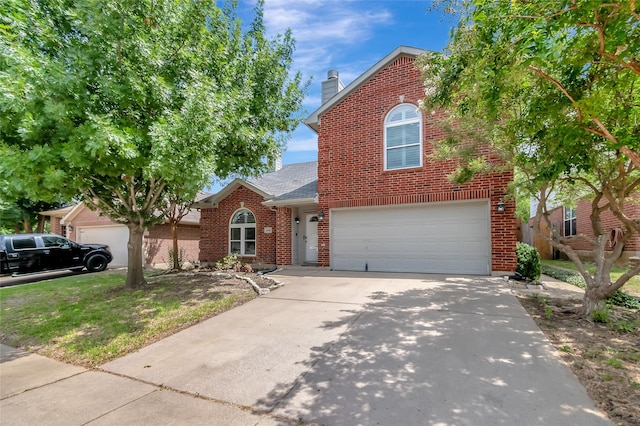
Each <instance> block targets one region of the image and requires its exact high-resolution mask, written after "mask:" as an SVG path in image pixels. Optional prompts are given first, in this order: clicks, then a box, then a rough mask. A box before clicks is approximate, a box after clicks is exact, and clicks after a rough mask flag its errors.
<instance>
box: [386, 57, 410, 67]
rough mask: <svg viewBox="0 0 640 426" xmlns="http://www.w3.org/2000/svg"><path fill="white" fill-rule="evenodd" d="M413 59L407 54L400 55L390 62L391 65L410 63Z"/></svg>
mask: <svg viewBox="0 0 640 426" xmlns="http://www.w3.org/2000/svg"><path fill="white" fill-rule="evenodd" d="M414 61H415V59H414V58H411V57H409V56H400V57H399V58H398V59H396V60H395V61H394V62H393V64H391V66H396V65H406V64H412V63H413V62H414Z"/></svg>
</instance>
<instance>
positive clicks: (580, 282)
mask: <svg viewBox="0 0 640 426" xmlns="http://www.w3.org/2000/svg"><path fill="white" fill-rule="evenodd" d="M542 273H543V274H545V275H549V276H550V277H553V278H555V279H557V280H560V281H564V282H567V283H569V284H573V285H575V286H576V287H580V288H585V287H586V286H587V285H586V283H585V281H584V278H583V277H582V275H580V274H579V273H578V272H575V271H568V270H566V269H561V268H554V267H553V266H549V265H542ZM607 303H608V304H609V305H615V306H622V307H623V308H627V309H639V310H640V300H638V299H636V298H635V297H633V296H631V295H630V294H628V293H626V292H624V291H622V290H616V292H615V293H613V294H612V295H611V296H609V297H608V298H607Z"/></svg>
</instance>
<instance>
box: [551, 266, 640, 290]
mask: <svg viewBox="0 0 640 426" xmlns="http://www.w3.org/2000/svg"><path fill="white" fill-rule="evenodd" d="M542 263H543V264H545V265H548V266H554V267H557V268H564V269H570V270H572V271H577V270H578V269H577V268H576V266H575V265H574V264H573V262H571V261H570V260H542ZM585 267H586V268H587V271H589V272H590V273H591V274H593V273H594V272H595V270H596V267H595V265H594V264H592V263H585ZM626 271H627V269H626V268H621V267H617V266H615V267H613V268H612V270H611V281H615V280H617V279H618V278H619V277H620V275H622V274H624V273H625V272H626ZM622 290H623V291H626V292H627V293H629V294H631V295H634V296H640V275H636V276H634V277H632V278H631V279H630V280H629V281H627V283H626V284H625V285H624V286H623V287H622Z"/></svg>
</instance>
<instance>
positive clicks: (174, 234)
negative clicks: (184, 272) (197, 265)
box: [171, 220, 180, 270]
mask: <svg viewBox="0 0 640 426" xmlns="http://www.w3.org/2000/svg"><path fill="white" fill-rule="evenodd" d="M171 238H172V240H173V269H174V270H178V269H180V252H179V251H178V250H179V249H178V223H177V222H176V221H175V220H171Z"/></svg>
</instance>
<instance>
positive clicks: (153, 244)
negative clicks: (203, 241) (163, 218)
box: [145, 223, 200, 265]
mask: <svg viewBox="0 0 640 426" xmlns="http://www.w3.org/2000/svg"><path fill="white" fill-rule="evenodd" d="M172 248H173V238H172V237H171V226H170V225H169V224H166V223H163V224H159V225H155V226H153V227H151V229H149V234H148V235H147V236H146V237H145V263H146V264H147V265H158V264H164V263H169V249H172ZM178 249H179V250H184V257H183V260H185V261H189V262H195V261H197V260H198V258H199V255H200V227H199V226H198V225H181V224H179V225H178Z"/></svg>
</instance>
